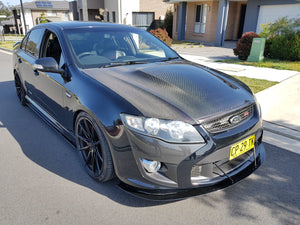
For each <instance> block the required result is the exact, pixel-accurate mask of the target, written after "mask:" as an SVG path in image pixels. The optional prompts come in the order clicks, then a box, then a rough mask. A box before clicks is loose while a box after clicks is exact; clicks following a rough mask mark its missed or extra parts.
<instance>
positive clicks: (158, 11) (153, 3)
mask: <svg viewBox="0 0 300 225" xmlns="http://www.w3.org/2000/svg"><path fill="white" fill-rule="evenodd" d="M170 8H171V10H172V11H173V5H172V4H167V3H165V2H163V1H162V0H140V11H141V12H155V19H156V20H158V19H159V17H160V16H165V14H166V11H167V10H168V9H170Z"/></svg>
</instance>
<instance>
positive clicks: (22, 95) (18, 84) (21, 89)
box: [15, 73, 26, 106]
mask: <svg viewBox="0 0 300 225" xmlns="http://www.w3.org/2000/svg"><path fill="white" fill-rule="evenodd" d="M15 87H16V92H17V96H18V98H19V100H20V102H21V104H22V105H23V106H26V98H25V96H26V92H25V89H24V87H23V84H22V82H21V79H20V77H19V75H18V74H16V73H15Z"/></svg>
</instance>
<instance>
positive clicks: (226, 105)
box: [83, 60, 254, 124]
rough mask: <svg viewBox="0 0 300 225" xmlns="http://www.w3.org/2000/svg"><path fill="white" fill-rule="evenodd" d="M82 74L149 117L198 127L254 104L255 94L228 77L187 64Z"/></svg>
mask: <svg viewBox="0 0 300 225" xmlns="http://www.w3.org/2000/svg"><path fill="white" fill-rule="evenodd" d="M83 72H84V73H86V74H87V75H89V76H90V77H92V78H94V79H95V80H97V81H98V82H100V83H102V84H103V85H105V86H106V87H108V88H109V89H111V90H113V91H114V92H115V93H117V94H118V95H120V96H121V97H122V98H124V99H125V100H127V101H128V102H130V103H131V104H132V105H133V106H134V107H136V108H137V109H138V110H139V111H140V112H141V113H142V114H143V115H144V116H146V117H155V118H161V119H171V120H181V121H185V122H188V123H191V124H195V123H200V122H201V121H202V120H205V119H207V118H211V117H214V116H217V115H220V114H224V113H226V112H228V111H232V110H234V109H237V108H240V107H242V106H245V105H248V104H249V103H250V102H254V99H253V96H252V93H251V92H249V91H247V90H246V89H245V88H243V86H242V85H241V84H240V83H238V82H235V81H234V80H232V79H231V78H230V77H228V76H227V75H222V74H221V73H217V72H216V71H213V70H210V69H209V68H206V67H203V66H200V65H198V64H193V63H190V62H188V61H185V60H176V61H169V62H159V63H148V64H140V65H126V66H118V67H110V68H96V69H84V70H83ZM124 113H126V112H124Z"/></svg>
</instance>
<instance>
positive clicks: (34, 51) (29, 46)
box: [25, 29, 44, 58]
mask: <svg viewBox="0 0 300 225" xmlns="http://www.w3.org/2000/svg"><path fill="white" fill-rule="evenodd" d="M43 34H44V29H35V30H32V31H31V32H30V34H29V37H28V40H27V43H26V46H25V51H26V52H28V53H29V54H31V55H33V56H35V57H37V58H38V57H39V49H40V44H41V40H42V36H43Z"/></svg>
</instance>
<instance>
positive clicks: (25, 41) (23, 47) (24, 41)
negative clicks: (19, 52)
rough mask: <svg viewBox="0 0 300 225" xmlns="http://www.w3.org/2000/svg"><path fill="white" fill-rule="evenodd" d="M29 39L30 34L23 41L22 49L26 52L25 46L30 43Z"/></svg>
mask: <svg viewBox="0 0 300 225" xmlns="http://www.w3.org/2000/svg"><path fill="white" fill-rule="evenodd" d="M28 37H29V33H27V34H26V36H25V37H24V38H23V40H22V43H21V47H20V48H21V49H23V50H24V51H25V46H26V43H27V41H28Z"/></svg>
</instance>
